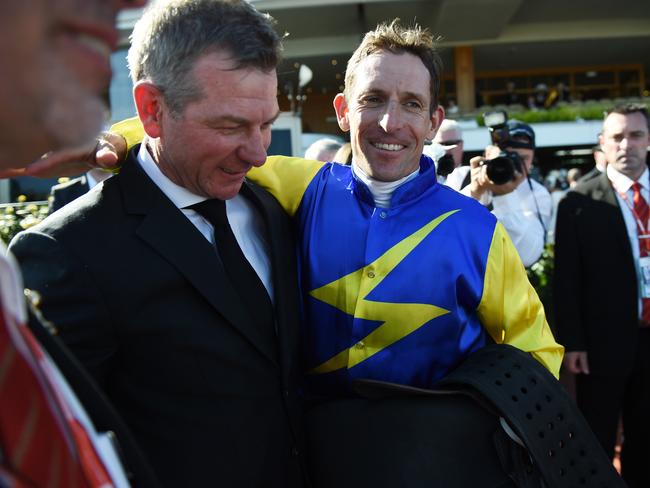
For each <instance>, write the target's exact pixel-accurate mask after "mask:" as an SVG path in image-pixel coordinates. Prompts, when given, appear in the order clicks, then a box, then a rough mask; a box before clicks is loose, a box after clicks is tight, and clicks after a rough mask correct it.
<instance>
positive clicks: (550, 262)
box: [527, 244, 555, 324]
mask: <svg viewBox="0 0 650 488" xmlns="http://www.w3.org/2000/svg"><path fill="white" fill-rule="evenodd" d="M554 265H555V253H554V250H553V244H546V246H545V247H544V251H543V252H542V256H541V257H540V258H539V261H537V262H536V263H535V264H533V265H532V266H531V267H530V268H528V270H527V271H528V279H529V280H530V283H531V284H532V285H533V287H534V288H535V291H537V294H538V295H539V298H540V300H541V301H542V303H543V304H544V310H545V311H546V318H547V320H548V321H549V323H551V324H552V322H553V269H554Z"/></svg>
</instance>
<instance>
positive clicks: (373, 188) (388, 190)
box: [352, 159, 420, 208]
mask: <svg viewBox="0 0 650 488" xmlns="http://www.w3.org/2000/svg"><path fill="white" fill-rule="evenodd" d="M352 173H354V175H355V176H356V177H357V178H359V180H361V182H363V183H364V184H365V185H366V186H367V187H368V190H370V193H371V194H372V198H373V199H374V200H375V206H377V207H379V208H389V207H390V199H391V197H392V196H393V192H394V191H395V190H397V189H398V188H399V187H400V186H402V185H403V184H404V183H406V182H407V181H411V180H412V179H413V178H415V177H416V176H417V175H418V174H419V173H420V167H419V166H418V168H417V169H416V170H415V171H413V173H411V174H409V175H406V176H405V177H403V178H400V179H399V180H397V181H377V180H375V179H374V178H372V177H370V176H368V174H367V173H366V172H365V171H363V170H362V169H361V168H359V166H357V164H356V162H355V160H354V159H353V160H352Z"/></svg>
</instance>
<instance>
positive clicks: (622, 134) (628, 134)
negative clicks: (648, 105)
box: [599, 112, 650, 181]
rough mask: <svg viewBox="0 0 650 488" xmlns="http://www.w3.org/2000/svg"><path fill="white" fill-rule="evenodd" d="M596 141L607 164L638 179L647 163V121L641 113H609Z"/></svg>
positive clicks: (633, 178) (649, 137)
mask: <svg viewBox="0 0 650 488" xmlns="http://www.w3.org/2000/svg"><path fill="white" fill-rule="evenodd" d="M599 142H600V147H601V148H602V150H603V152H604V153H605V157H606V159H607V164H608V165H611V166H612V167H613V168H614V169H615V170H617V171H618V172H619V173H622V174H624V175H626V176H627V177H628V178H630V179H632V180H635V181H636V180H637V179H639V177H640V176H641V175H642V174H643V171H644V170H645V168H646V167H647V166H646V157H647V154H648V146H649V145H650V135H649V134H648V123H647V121H646V119H645V117H644V116H643V114H641V113H640V112H634V113H629V114H619V113H611V114H609V115H608V116H607V118H606V119H605V122H604V123H603V132H602V134H601V135H600V137H599Z"/></svg>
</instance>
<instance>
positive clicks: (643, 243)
mask: <svg viewBox="0 0 650 488" xmlns="http://www.w3.org/2000/svg"><path fill="white" fill-rule="evenodd" d="M632 192H633V196H632V200H633V201H634V213H635V214H636V216H637V218H638V219H639V221H640V222H641V223H642V224H643V226H644V228H642V229H637V230H638V232H639V236H641V234H645V233H647V231H648V229H647V228H646V227H647V225H648V218H649V217H650V209H649V208H648V202H646V201H645V198H643V196H642V195H641V185H640V184H639V183H637V182H634V184H633V185H632ZM637 227H638V225H637ZM649 244H650V241H649V240H648V238H644V239H641V238H640V237H639V255H640V256H641V257H645V256H647V255H648V251H649V249H648V245H649ZM642 301H643V309H642V312H641V319H642V320H643V322H645V323H646V324H648V323H650V298H643V299H642Z"/></svg>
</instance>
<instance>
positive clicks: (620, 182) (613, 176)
mask: <svg viewBox="0 0 650 488" xmlns="http://www.w3.org/2000/svg"><path fill="white" fill-rule="evenodd" d="M607 177H608V178H609V181H611V182H612V185H614V188H615V189H616V191H618V192H620V193H627V192H628V190H629V189H630V188H632V185H633V184H634V183H635V182H634V180H633V179H631V178H630V177H629V176H626V175H624V174H623V173H621V172H620V171H617V170H616V169H614V167H613V166H612V165H611V164H608V165H607ZM637 182H638V183H639V185H641V188H642V189H644V190H646V191H647V190H648V189H649V188H648V185H649V182H648V169H647V168H646V169H645V170H643V173H642V174H641V176H640V177H639V179H638V180H637Z"/></svg>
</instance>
